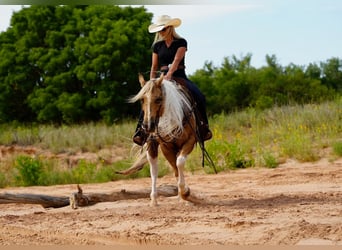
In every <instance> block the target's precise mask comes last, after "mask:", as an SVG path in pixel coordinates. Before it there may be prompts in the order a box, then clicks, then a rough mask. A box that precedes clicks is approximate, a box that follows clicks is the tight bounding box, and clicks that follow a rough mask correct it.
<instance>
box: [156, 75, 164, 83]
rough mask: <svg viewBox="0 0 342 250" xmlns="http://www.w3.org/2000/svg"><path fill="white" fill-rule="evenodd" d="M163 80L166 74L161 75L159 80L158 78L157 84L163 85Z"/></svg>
mask: <svg viewBox="0 0 342 250" xmlns="http://www.w3.org/2000/svg"><path fill="white" fill-rule="evenodd" d="M163 80H164V73H161V74H160V76H159V78H158V81H157V84H158V85H161V84H162V82H163Z"/></svg>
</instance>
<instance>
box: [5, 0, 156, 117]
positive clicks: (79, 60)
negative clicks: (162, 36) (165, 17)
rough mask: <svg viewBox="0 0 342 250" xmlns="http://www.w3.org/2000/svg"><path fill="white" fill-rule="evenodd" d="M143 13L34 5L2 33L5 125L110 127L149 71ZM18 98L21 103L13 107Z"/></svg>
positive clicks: (126, 108) (148, 41)
mask: <svg viewBox="0 0 342 250" xmlns="http://www.w3.org/2000/svg"><path fill="white" fill-rule="evenodd" d="M151 18H152V14H150V13H147V12H146V9H145V8H143V7H140V8H132V7H125V8H121V7H118V6H108V5H99V6H96V5H94V6H68V5H67V6H45V5H42V6H31V7H29V8H24V9H22V10H21V11H20V12H17V13H14V15H13V17H12V20H11V26H12V27H11V28H9V29H8V30H7V31H6V32H4V33H1V34H0V56H1V58H6V60H4V61H2V62H1V63H0V90H2V91H1V92H2V93H1V94H0V101H1V105H0V118H1V119H2V121H10V120H14V119H15V120H19V121H35V120H37V121H40V122H55V123H61V122H66V123H79V122H87V121H98V120H105V121H107V122H109V123H110V122H113V121H114V120H116V119H119V118H122V117H125V116H127V115H132V114H135V113H136V111H135V112H134V111H132V107H133V106H132V105H129V104H127V105H126V104H125V103H126V99H127V98H128V97H129V95H132V94H133V93H135V92H136V91H138V89H139V84H138V83H137V82H138V81H137V75H138V72H141V71H147V69H148V68H149V67H150V58H151V51H150V46H151V44H152V39H153V37H151V35H149V34H148V33H147V27H148V25H149V24H150V22H151ZM13 100H16V101H18V102H17V103H16V102H13Z"/></svg>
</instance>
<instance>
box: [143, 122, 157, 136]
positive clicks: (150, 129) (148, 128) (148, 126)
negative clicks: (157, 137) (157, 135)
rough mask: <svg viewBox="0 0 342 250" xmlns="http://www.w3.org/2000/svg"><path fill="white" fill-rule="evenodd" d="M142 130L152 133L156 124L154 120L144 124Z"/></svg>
mask: <svg viewBox="0 0 342 250" xmlns="http://www.w3.org/2000/svg"><path fill="white" fill-rule="evenodd" d="M143 128H144V129H145V130H146V132H148V133H153V132H154V131H155V130H156V122H155V120H151V121H149V122H146V123H145V122H144V123H143Z"/></svg>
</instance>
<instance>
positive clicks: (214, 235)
mask: <svg viewBox="0 0 342 250" xmlns="http://www.w3.org/2000/svg"><path fill="white" fill-rule="evenodd" d="M186 181H187V183H188V185H189V186H190V188H191V191H192V194H194V195H195V196H197V197H198V198H200V199H201V201H202V202H201V203H200V204H196V205H194V204H189V203H187V202H179V200H178V198H177V197H171V198H165V197H160V198H159V206H158V207H150V206H149V199H139V200H127V201H117V202H106V203H98V204H96V205H94V206H90V207H82V208H79V209H77V210H73V209H71V208H70V207H64V208H58V209H44V208H42V207H41V206H38V205H22V204H20V205H18V204H6V205H4V204H2V205H0V245H13V244H16V245H62V244H63V245H141V244H142V245H146V244H147V245H149V244H153V245H166V244H167V245H184V244H188V245H200V244H201V245H203V244H217V245H232V244H236V245H261V244H267V245H279V244H280V245H342V159H337V160H335V161H333V162H329V161H328V160H326V159H324V160H321V161H319V162H316V163H304V164H303V163H298V162H295V161H288V162H286V163H285V164H283V165H281V166H280V167H278V168H276V169H243V170H237V171H230V172H225V173H220V174H217V175H205V174H200V173H196V174H191V173H187V174H186ZM159 184H175V179H174V178H173V177H172V176H171V175H170V176H166V177H163V178H160V179H159ZM149 186H150V180H149V179H148V178H146V179H139V180H128V181H117V182H110V183H105V184H91V185H82V187H83V190H84V191H85V192H99V193H107V192H108V193H110V192H112V191H119V190H121V189H126V190H139V189H141V188H148V187H149ZM75 191H76V186H75V185H65V186H53V187H29V188H8V189H0V192H11V193H34V194H48V195H63V196H64V195H65V196H69V195H70V194H71V193H72V192H75Z"/></svg>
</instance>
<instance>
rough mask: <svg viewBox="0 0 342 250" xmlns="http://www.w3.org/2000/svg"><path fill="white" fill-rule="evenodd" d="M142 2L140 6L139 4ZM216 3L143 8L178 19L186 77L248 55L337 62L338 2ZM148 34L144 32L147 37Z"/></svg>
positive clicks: (1, 15)
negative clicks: (183, 41) (185, 46)
mask: <svg viewBox="0 0 342 250" xmlns="http://www.w3.org/2000/svg"><path fill="white" fill-rule="evenodd" d="M142 2H143V1H142ZM215 3H216V4H211V5H206V4H196V5H145V7H146V9H147V10H148V11H149V12H151V13H153V14H154V18H153V21H155V20H156V17H157V16H160V15H164V14H166V15H169V16H171V17H177V18H180V19H181V20H182V25H181V26H180V27H179V28H177V30H176V31H177V33H179V34H180V35H181V36H182V37H184V38H185V39H186V40H187V41H188V51H187V54H186V70H187V73H188V74H192V73H194V72H195V71H196V70H198V69H201V68H203V66H204V64H205V62H212V63H213V64H214V66H217V67H220V66H221V63H222V62H223V59H224V58H225V57H232V56H233V55H235V56H236V57H238V58H240V57H243V56H246V55H247V54H248V53H250V54H252V65H253V66H254V67H257V68H259V67H262V66H264V65H265V64H266V61H265V56H266V55H273V54H274V55H275V56H276V58H277V59H278V63H279V64H280V65H282V66H287V65H288V64H290V63H294V64H296V65H301V66H305V65H308V64H309V63H319V62H325V61H326V60H328V59H330V58H332V57H338V58H340V59H342V25H341V24H342V15H341V13H342V1H340V0H225V1H221V3H220V0H217V1H216V2H215ZM21 8H22V7H21V6H18V5H0V31H5V30H6V29H7V28H8V26H9V23H10V19H11V15H12V12H13V11H18V10H20V9H21ZM147 35H148V33H147Z"/></svg>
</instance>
